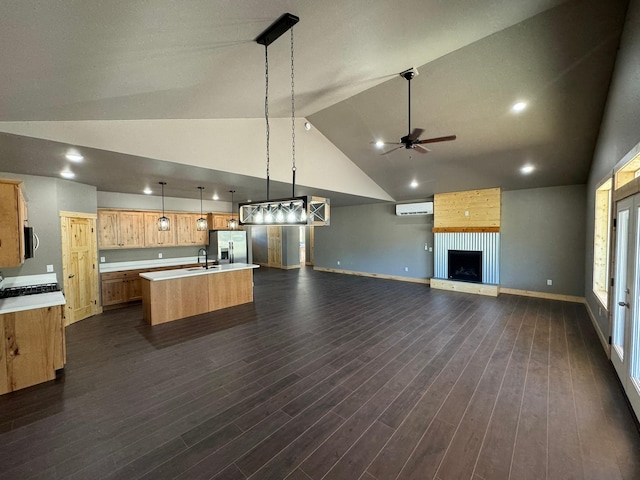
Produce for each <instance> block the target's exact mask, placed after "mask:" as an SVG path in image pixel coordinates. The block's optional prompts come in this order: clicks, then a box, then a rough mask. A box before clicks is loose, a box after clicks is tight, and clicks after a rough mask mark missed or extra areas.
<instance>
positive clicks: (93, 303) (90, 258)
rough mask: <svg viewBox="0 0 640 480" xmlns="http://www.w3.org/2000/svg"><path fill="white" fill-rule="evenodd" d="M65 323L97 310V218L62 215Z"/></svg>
mask: <svg viewBox="0 0 640 480" xmlns="http://www.w3.org/2000/svg"><path fill="white" fill-rule="evenodd" d="M61 228H62V252H63V254H62V263H63V285H64V293H65V299H66V302H67V304H66V306H65V317H66V320H65V324H66V325H69V324H70V323H74V322H77V321H78V320H82V319H84V318H87V317H90V316H92V315H95V314H96V313H98V272H97V269H96V265H97V260H98V259H97V255H98V252H97V245H96V220H95V218H92V217H80V216H75V215H74V216H64V215H63V216H61Z"/></svg>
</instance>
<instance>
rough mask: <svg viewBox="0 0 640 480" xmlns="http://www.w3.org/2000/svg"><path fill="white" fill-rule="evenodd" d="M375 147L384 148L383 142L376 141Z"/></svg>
mask: <svg viewBox="0 0 640 480" xmlns="http://www.w3.org/2000/svg"><path fill="white" fill-rule="evenodd" d="M376 147H378V148H382V147H384V142H383V141H382V140H378V141H377V142H376Z"/></svg>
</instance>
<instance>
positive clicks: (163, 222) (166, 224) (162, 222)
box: [158, 182, 171, 232]
mask: <svg viewBox="0 0 640 480" xmlns="http://www.w3.org/2000/svg"><path fill="white" fill-rule="evenodd" d="M158 183H159V184H160V186H161V187H162V216H161V217H160V218H159V219H158V230H159V231H161V232H168V231H169V230H171V221H170V220H169V218H168V217H166V216H165V215H164V186H165V185H166V184H167V182H158Z"/></svg>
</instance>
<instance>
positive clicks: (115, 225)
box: [98, 210, 144, 249]
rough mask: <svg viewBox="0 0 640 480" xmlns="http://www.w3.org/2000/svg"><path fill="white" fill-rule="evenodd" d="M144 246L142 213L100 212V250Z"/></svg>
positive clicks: (122, 211) (123, 211)
mask: <svg viewBox="0 0 640 480" xmlns="http://www.w3.org/2000/svg"><path fill="white" fill-rule="evenodd" d="M143 246H144V224H143V216H142V212H132V211H126V210H98V248H101V249H107V248H140V247H143Z"/></svg>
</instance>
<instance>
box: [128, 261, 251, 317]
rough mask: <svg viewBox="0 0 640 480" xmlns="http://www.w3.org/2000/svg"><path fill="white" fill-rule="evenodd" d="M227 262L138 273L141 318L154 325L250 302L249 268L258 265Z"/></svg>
mask: <svg viewBox="0 0 640 480" xmlns="http://www.w3.org/2000/svg"><path fill="white" fill-rule="evenodd" d="M231 265H232V266H229V265H223V266H221V267H217V268H215V269H213V268H212V269H209V270H204V269H202V270H201V271H196V272H194V271H193V270H194V269H183V270H171V271H170V272H171V273H168V272H153V273H148V274H141V275H140V276H141V277H142V312H143V318H144V320H145V321H146V322H147V323H149V324H151V325H158V324H161V323H166V322H172V321H174V320H179V319H181V318H186V317H191V316H193V315H199V314H201V313H207V312H213V311H215V310H220V309H222V308H227V307H233V306H236V305H241V304H243V303H250V302H253V268H257V267H258V266H257V265H249V264H231ZM154 274H155V275H154ZM154 277H155V278H154Z"/></svg>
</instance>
